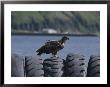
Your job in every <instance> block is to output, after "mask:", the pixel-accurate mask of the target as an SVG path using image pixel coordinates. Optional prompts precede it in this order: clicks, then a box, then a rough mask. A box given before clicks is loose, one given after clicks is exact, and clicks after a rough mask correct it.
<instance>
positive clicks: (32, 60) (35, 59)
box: [25, 55, 44, 77]
mask: <svg viewBox="0 0 110 87" xmlns="http://www.w3.org/2000/svg"><path fill="white" fill-rule="evenodd" d="M25 74H26V77H43V76H44V71H43V60H42V59H41V57H40V56H37V55H33V56H25Z"/></svg>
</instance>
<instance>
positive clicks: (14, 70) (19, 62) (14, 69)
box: [11, 54, 24, 77]
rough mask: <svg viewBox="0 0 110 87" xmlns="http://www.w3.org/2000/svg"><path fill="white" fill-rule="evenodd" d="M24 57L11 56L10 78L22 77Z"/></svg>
mask: <svg viewBox="0 0 110 87" xmlns="http://www.w3.org/2000/svg"><path fill="white" fill-rule="evenodd" d="M23 66H24V57H23V56H21V55H18V54H11V76H12V77H24V67H23Z"/></svg>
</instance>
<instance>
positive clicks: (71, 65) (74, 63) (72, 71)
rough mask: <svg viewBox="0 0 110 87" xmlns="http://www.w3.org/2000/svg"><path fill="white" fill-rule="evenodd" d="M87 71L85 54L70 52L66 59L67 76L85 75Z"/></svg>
mask: <svg viewBox="0 0 110 87" xmlns="http://www.w3.org/2000/svg"><path fill="white" fill-rule="evenodd" d="M86 73H87V69H86V64H85V58H84V56H83V55H78V54H73V53H70V54H68V55H67V57H66V61H65V73H64V76H65V77H85V76H86Z"/></svg>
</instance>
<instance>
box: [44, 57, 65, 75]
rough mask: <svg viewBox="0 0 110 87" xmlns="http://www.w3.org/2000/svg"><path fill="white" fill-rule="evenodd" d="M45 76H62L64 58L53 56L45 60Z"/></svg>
mask: <svg viewBox="0 0 110 87" xmlns="http://www.w3.org/2000/svg"><path fill="white" fill-rule="evenodd" d="M43 65H44V73H45V74H44V76H45V77H62V76H63V67H64V65H63V59H61V58H59V57H51V58H48V59H45V60H44V63H43Z"/></svg>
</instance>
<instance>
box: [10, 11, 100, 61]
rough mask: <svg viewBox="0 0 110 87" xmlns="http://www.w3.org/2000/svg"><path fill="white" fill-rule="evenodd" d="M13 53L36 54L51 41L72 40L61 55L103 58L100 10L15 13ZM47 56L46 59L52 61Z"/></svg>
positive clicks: (62, 56)
mask: <svg viewBox="0 0 110 87" xmlns="http://www.w3.org/2000/svg"><path fill="white" fill-rule="evenodd" d="M11 32H12V37H11V51H12V53H17V54H22V55H32V54H36V50H37V49H39V48H40V47H41V46H43V45H44V44H45V42H46V41H47V40H60V39H61V38H62V36H63V35H67V36H68V37H69V41H67V42H66V43H65V47H64V49H62V50H61V51H59V52H58V54H57V55H58V56H59V57H61V58H63V59H65V58H66V56H67V54H69V53H75V54H81V55H84V56H85V58H86V60H87V61H88V59H89V57H90V56H91V55H100V12H99V11H12V12H11ZM49 57H51V55H50V54H48V55H46V54H43V55H42V58H44V59H45V58H49Z"/></svg>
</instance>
